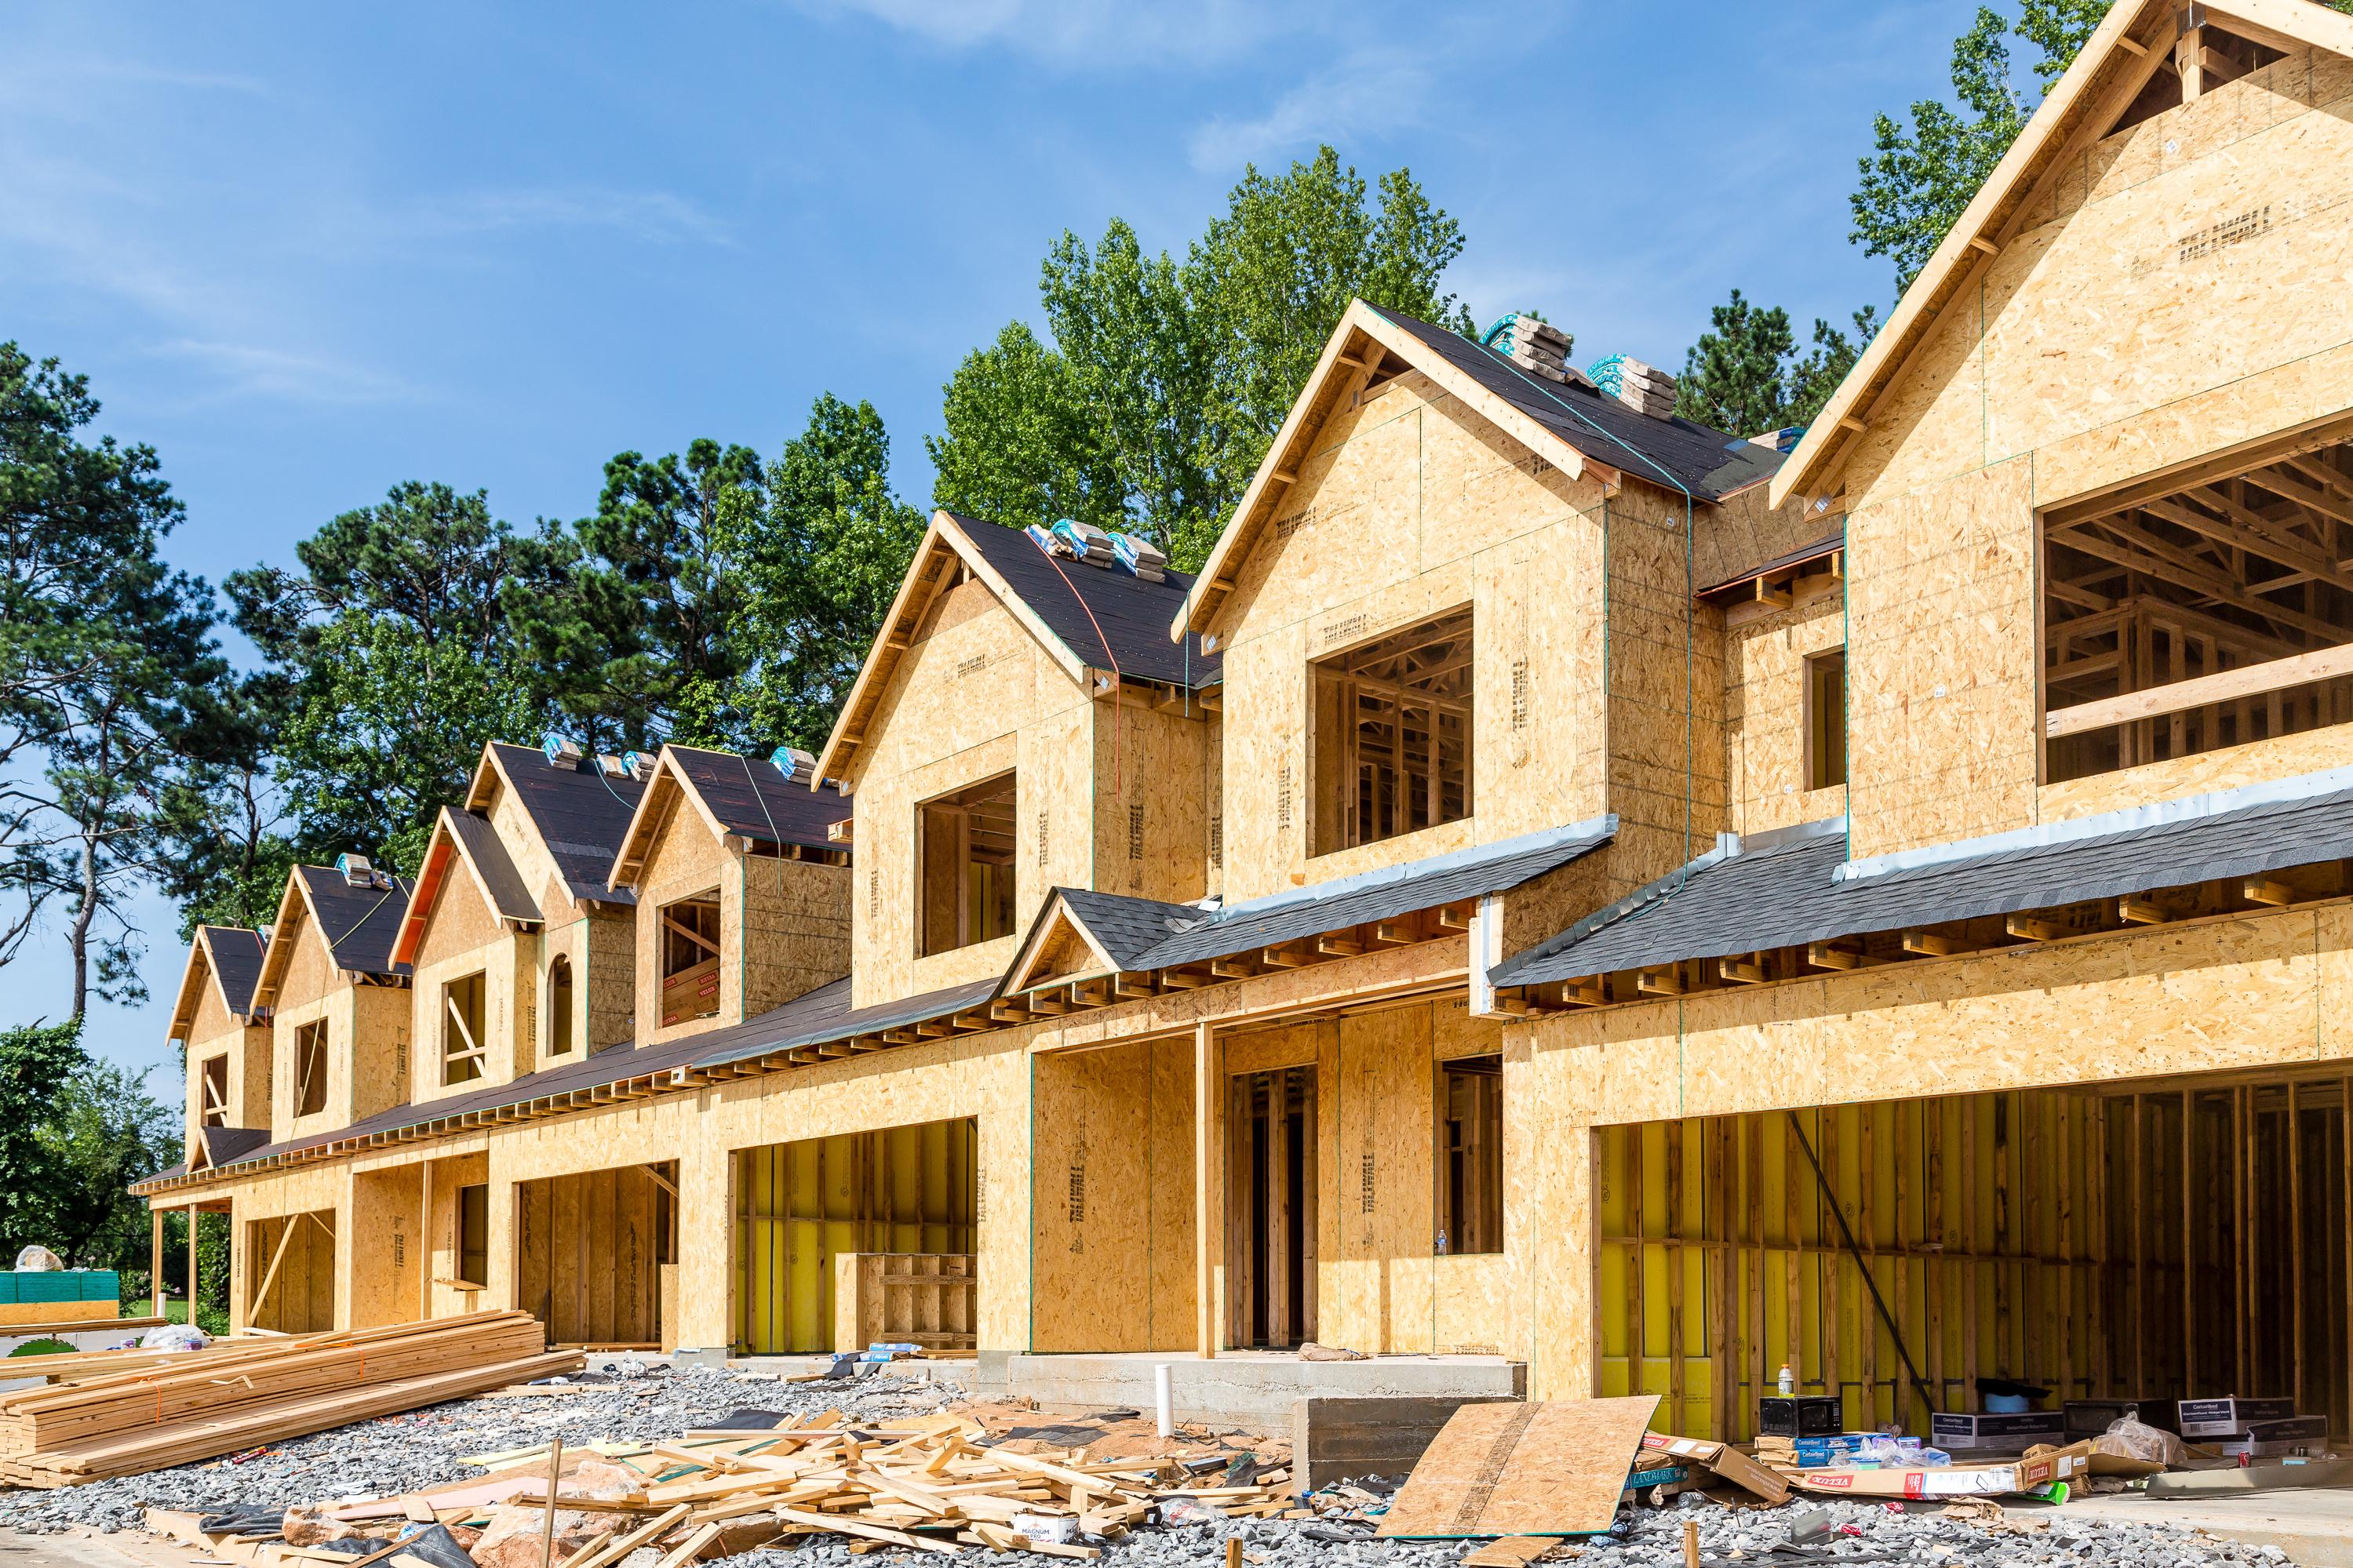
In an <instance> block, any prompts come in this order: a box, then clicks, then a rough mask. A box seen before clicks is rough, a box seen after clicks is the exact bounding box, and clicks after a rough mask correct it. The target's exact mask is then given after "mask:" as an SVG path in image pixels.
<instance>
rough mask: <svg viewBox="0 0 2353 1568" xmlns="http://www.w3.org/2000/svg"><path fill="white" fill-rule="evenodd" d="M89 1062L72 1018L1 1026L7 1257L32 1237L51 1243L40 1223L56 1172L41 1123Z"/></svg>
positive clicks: (1, 1177) (58, 1177)
mask: <svg viewBox="0 0 2353 1568" xmlns="http://www.w3.org/2000/svg"><path fill="white" fill-rule="evenodd" d="M88 1062H89V1058H87V1057H86V1056H85V1055H84V1054H83V1052H82V1047H81V1022H80V1020H79V1018H72V1019H68V1020H67V1021H66V1022H65V1023H62V1024H48V1023H32V1024H25V1025H20V1026H17V1027H16V1028H13V1029H5V1030H0V1254H5V1257H6V1258H11V1259H13V1258H15V1257H16V1251H17V1249H18V1248H19V1247H26V1246H27V1245H30V1244H31V1243H34V1242H38V1243H40V1244H41V1245H42V1246H44V1247H51V1248H53V1249H55V1248H56V1247H57V1243H56V1242H55V1241H53V1240H51V1239H50V1238H49V1237H48V1235H47V1226H48V1225H49V1224H50V1222H51V1220H52V1218H53V1217H54V1216H53V1214H52V1212H51V1204H52V1201H53V1196H54V1194H56V1193H58V1191H59V1190H60V1189H61V1186H62V1175H63V1173H62V1171H61V1169H60V1166H59V1160H58V1148H57V1144H56V1142H55V1140H54V1139H53V1138H51V1137H50V1136H49V1134H48V1132H47V1127H48V1122H49V1118H50V1117H51V1115H52V1114H54V1113H55V1111H56V1110H58V1106H59V1104H60V1102H61V1100H63V1098H64V1095H65V1092H66V1088H67V1085H68V1084H69V1082H70V1081H71V1080H72V1079H73V1077H74V1075H75V1074H76V1073H78V1072H79V1071H80V1070H82V1068H84V1067H86V1066H87V1065H88Z"/></svg>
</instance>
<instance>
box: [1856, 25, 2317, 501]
mask: <svg viewBox="0 0 2353 1568" xmlns="http://www.w3.org/2000/svg"><path fill="white" fill-rule="evenodd" d="M2283 67H2284V69H2283ZM2346 88H2347V82H2346V79H2345V76H2344V73H2343V70H2342V62H2337V61H2328V62H2327V65H2326V67H2325V68H2323V67H2322V66H2321V65H2320V64H2319V63H2318V62H2309V61H2307V62H2305V63H2298V62H2297V60H2296V58H2295V57H2291V58H2290V59H2289V60H2284V61H2282V62H2279V64H2278V65H2275V66H2274V67H2270V68H2266V69H2265V71H2263V72H2261V73H2257V74H2256V76H2254V77H2252V78H2247V79H2241V80H2238V81H2234V82H2229V83H2225V84H2224V85H2222V86H2221V87H2220V88H2218V89H2215V90H2214V91H2213V92H2211V93H2210V94H2208V95H2207V96H2206V97H2204V98H2201V99H2200V100H2197V101H2195V102H2192V103H2189V104H2186V105H2182V106H2180V107H2179V108H2175V109H2172V110H2167V111H2166V112H2165V113H2163V114H2161V115H2158V116H2157V117H2156V118H2154V119H2152V120H2149V121H2145V122H2144V123H2142V124H2141V125H2139V126H2137V127H2135V128H2134V129H2132V130H2130V131H2127V132H2122V133H2120V134H2118V135H2116V136H2114V137H2110V138H2109V139H2108V140H2107V141H2105V142H2102V143H2099V144H2098V145H2096V146H2094V148H2092V149H2091V150H2090V151H2089V153H2087V154H2086V157H2085V161H2084V172H2085V178H2084V184H2081V185H2079V186H2077V187H2076V188H2079V189H2082V190H2084V193H2085V196H2084V199H2082V200H2080V201H2076V200H2070V201H2069V202H2068V204H2067V205H2066V207H2065V210H2064V211H2062V212H2059V213H2058V214H2057V215H2056V216H2054V218H2053V220H2052V222H2050V223H2048V224H2045V225H2044V226H2042V227H2039V228H2031V229H2029V230H2027V231H2026V232H2025V233H2022V234H2021V235H2020V236H2019V237H2018V238H2017V239H2015V240H2014V241H2012V242H2011V244H2010V246H2009V247H2008V248H2007V249H2005V250H2004V251H2003V252H2002V254H2001V255H2000V257H1998V258H1994V259H1993V260H1992V261H1991V262H1989V264H1988V265H1987V266H1986V268H1984V272H1983V285H1982V289H1981V290H1980V291H1979V292H1978V293H1977V294H1976V295H1974V296H1972V297H1969V298H1968V299H1966V300H1965V301H1963V302H1960V303H1957V304H1956V305H1955V306H1954V307H1953V308H1952V309H1951V310H1949V311H1948V313H1947V320H1946V322H1945V324H1944V326H1943V329H1942V330H1941V331H1939V332H1937V333H1936V335H1934V336H1933V337H1932V338H1931V339H1930V341H1929V342H1928V344H1927V345H1926V348H1925V349H1924V352H1923V353H1922V355H1921V357H1920V358H1919V359H1918V360H1917V361H1916V362H1915V364H1914V365H1913V367H1912V369H1911V371H1910V373H1909V374H1907V376H1906V378H1905V382H1904V384H1902V386H1901V387H1900V389H1899V390H1898V391H1897V392H1896V393H1895V395H1893V396H1892V397H1890V398H1889V399H1888V400H1887V401H1886V402H1884V403H1883V404H1882V405H1880V406H1879V407H1878V408H1877V409H1876V410H1874V411H1873V414H1872V425H1873V429H1872V431H1871V432H1870V433H1869V434H1867V435H1866V436H1864V437H1862V439H1861V440H1860V441H1859V442H1858V444H1857V448H1856V454H1855V458H1854V460H1853V461H1852V463H1851V464H1850V465H1849V467H1848V470H1847V473H1848V487H1849V495H1850V497H1852V498H1853V499H1855V500H1870V499H1874V498H1876V497H1879V496H1882V495H1884V494H1887V493H1890V492H1893V491H1900V490H1905V489H1915V488H1917V487H1919V486H1922V485H1924V484H1928V483H1933V482H1935V481H1936V480H1937V479H1942V478H1945V477H1947V476H1949V475H1951V474H1954V473H1957V472H1960V471H1963V470H1966V469H1969V468H1978V467H1982V466H1985V465H1987V464H1989V463H1992V462H1995V461H1998V460H2000V459H2002V458H2009V457H2011V456H2015V455H2018V454H2022V453H2025V452H2028V451H2032V450H2036V449H2038V448H2043V447H2052V446H2054V445H2055V444H2057V443H2059V442H2061V441H2063V440H2065V439H2068V438H2071V437H2081V436H2083V435H2084V434H2086V433H2088V432H2091V431H2094V430H2096V429H2101V428H2108V427H2115V426H2119V425H2121V424H2122V423H2123V422H2124V421H2126V420H2129V419H2132V418H2134V417H2136V416H2141V415H2144V414H2147V413H2149V412H2152V411H2155V410H2159V409H2163V408H2166V407H2168V406H2170V405H2181V404H2183V403H2184V402H2185V401H2186V400H2188V399H2190V398H2193V397H2197V396H2200V395H2206V394H2211V393H2212V392H2214V391H2216V390H2218V389H2220V388H2223V387H2228V386H2232V385H2234V384H2245V387H2246V390H2247V392H2248V393H2249V394H2250V395H2253V401H2252V402H2251V403H2250V404H2248V405H2246V406H2247V407H2248V409H2249V411H2250V412H2251V413H2252V412H2253V408H2254V406H2255V405H2259V404H2262V403H2264V402H2268V401H2269V399H2268V398H2266V397H2264V396H2263V395H2261V394H2260V393H2259V392H2258V389H2257V385H2256V384H2257V383H2258V382H2259V381H2260V379H2261V378H2262V377H2263V375H2264V374H2266V373H2269V372H2273V371H2276V370H2278V369H2280V368H2282V367H2286V366H2290V365H2293V364H2296V363H2300V362H2306V361H2308V360H2310V359H2312V358H2313V357H2314V356H2316V355H2318V354H2321V353H2325V352H2327V351H2330V350H2335V349H2338V348H2340V347H2342V346H2343V345H2344V344H2345V342H2346V341H2347V333H2346V330H2345V329H2346V322H2345V320H2344V317H2343V313H2342V312H2339V311H2330V310H2309V309H2305V308H2302V306H2301V304H2300V303H2299V302H2300V301H2310V300H2327V299H2336V298H2341V297H2342V295H2343V292H2344V289H2345V288H2346V284H2347V282H2348V275H2347V268H2348V256H2353V246H2348V239H2353V208H2348V205H2347V203H2346V202H2345V199H2344V198H2345V195H2346V174H2345V170H2346V168H2347V167H2348V158H2353V123H2348V121H2353V115H2348V113H2347V112H2346V111H2345V109H2344V99H2345V96H2346ZM2314 103H2318V104H2321V105H2323V107H2320V108H2317V109H2316V108H2311V107H2307V106H2308V105H2311V104H2314ZM2062 188H2063V189H2065V188H2067V182H2066V181H2065V180H2063V181H2062ZM2234 219H2245V220H2247V225H2246V226H2247V227H2248V228H2249V230H2251V232H2250V233H2249V234H2248V236H2247V237H2245V238H2243V239H2240V240H2237V241H2236V242H2234V243H2230V244H2225V245H2219V246H2216V245H2203V244H2200V243H2198V238H2199V237H2200V234H2201V233H2203V232H2205V231H2207V230H2209V229H2211V228H2212V227H2213V226H2216V225H2219V224H2225V223H2229V222H2231V221H2232V220H2234ZM2344 393H2345V384H2344V383H2342V382H2341V381H2340V382H2339V383H2338V384H2337V394H2338V395H2337V399H2336V403H2335V406H2336V407H2340V408H2341V407H2343V406H2344V405H2346V404H2347V403H2348V402H2353V397H2348V396H2346V395H2344ZM2271 412H2272V413H2274V415H2283V414H2288V413H2291V412H2293V413H2294V414H2295V417H2293V418H2286V419H2283V420H2281V421H2280V423H2278V424H2274V425H2272V426H2268V427H2269V428H2282V427H2284V426H2286V425H2289V424H2294V423H2296V422H2299V421H2300V420H2301V419H2302V418H2305V417H2309V415H2308V414H2306V413H2304V412H2302V411H2296V410H2291V409H2288V408H2274V409H2272V410H2271ZM2257 417H2260V416H2257ZM2208 423H2210V424H2211V421H2209V422H2208ZM2262 428H2263V426H2257V427H2256V428H2254V429H2252V430H2249V431H2247V432H2246V433H2247V434H2260V433H2261V430H2262ZM2229 438H2230V439H2235V438H2237V437H2236V436H2235V435H2234V436H2232V437H2229ZM2222 444H2227V442H2226V441H2225V440H2218V439H2216V438H2215V437H2213V436H2212V435H2209V436H2208V437H2206V438H2205V441H2204V442H2201V444H2200V446H2198V447H2196V448H2194V449H2191V450H2187V451H2167V452H2164V453H2163V454H2162V455H2161V456H2158V454H2157V453H2156V452H2154V451H2153V450H2152V449H2151V448H2150V447H2147V446H2140V447H2138V449H2137V450H2136V449H2127V448H2126V447H2121V446H2120V447H2116V448H2115V449H2114V456H2115V458H2116V459H2117V463H2116V467H2114V468H2110V469H2109V470H2108V471H2107V472H2105V473H2100V472H2098V471H2097V470H2096V468H2094V466H2093V465H2091V464H2088V463H2082V462H2078V463H2075V464H2071V465H2069V468H2070V471H2069V473H2068V475H2067V477H2066V478H2065V479H2064V480H2060V479H2059V478H2058V476H2057V475H2055V474H2053V473H2052V472H2051V471H2050V470H2049V469H2048V468H2047V467H2046V469H2045V472H2044V474H2043V476H2042V489H2041V493H2042V496H2043V497H2044V498H2046V499H2049V500H2060V499H2064V498H2065V497H2067V496H2069V495H2072V494H2076V493H2081V492H2082V491H2084V490H2087V489H2097V488H2100V487H2102V486H2104V485H2105V484H2110V483H2114V482H2116V481H2117V480H2120V479H2127V478H2130V477H2132V476H2133V475H2134V474H2136V473H2138V472H2142V471H2146V470H2147V468H2150V467H2154V466H2158V465H2159V464H2161V463H2164V462H2171V461H2174V460H2177V459H2178V458H2187V457H2194V456H2197V455H2198V454H2199V452H2200V451H2202V450H2211V449H2213V447H2214V446H2218V445H2222ZM2152 457H2155V458H2156V461H2155V462H2152V461H2151V458H2152Z"/></svg>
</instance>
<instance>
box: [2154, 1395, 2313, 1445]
mask: <svg viewBox="0 0 2353 1568" xmlns="http://www.w3.org/2000/svg"><path fill="white" fill-rule="evenodd" d="M2174 1409H2175V1411H2176V1412H2177V1413H2178V1414H2179V1415H2180V1417H2181V1435H2182V1436H2184V1437H2188V1438H2191V1439H2193V1440H2194V1439H2196V1438H2200V1437H2237V1436H2243V1435H2244V1434H2245V1432H2246V1430H2247V1428H2248V1427H2250V1426H2253V1425H2254V1424H2255V1423H2256V1422H2259V1421H2286V1420H2289V1419H2291V1418H2293V1417H2294V1416H2295V1400H2293V1399H2239V1398H2235V1397H2233V1398H2230V1399H2183V1400H2178V1401H2176V1402H2175V1404H2174Z"/></svg>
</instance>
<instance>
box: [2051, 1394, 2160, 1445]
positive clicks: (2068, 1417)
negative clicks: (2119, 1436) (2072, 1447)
mask: <svg viewBox="0 0 2353 1568" xmlns="http://www.w3.org/2000/svg"><path fill="white" fill-rule="evenodd" d="M2059 1414H2060V1418H2061V1425H2062V1426H2064V1427H2065V1428H2066V1432H2067V1441H2069V1442H2070V1443H2072V1442H2073V1441H2074V1440H2075V1439H2076V1438H2078V1437H2097V1436H2103V1435H2105V1433H2106V1431H2107V1429H2108V1428H2109V1427H2111V1426H2115V1425H2116V1423H2117V1422H2119V1421H2122V1420H2126V1419H2127V1418H2129V1419H2131V1420H2134V1421H2137V1422H2139V1423H2140V1424H2141V1425H2142V1426H2155V1427H2158V1429H2159V1430H2161V1431H2166V1432H2170V1431H2172V1430H2173V1428H2174V1426H2176V1425H2177V1422H2176V1418H2175V1416H2174V1413H2173V1401H2172V1400H2170V1399H2070V1400H2068V1401H2067V1402H2066V1403H2065V1404H2063V1405H2061V1406H2060V1407H2059Z"/></svg>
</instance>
